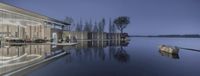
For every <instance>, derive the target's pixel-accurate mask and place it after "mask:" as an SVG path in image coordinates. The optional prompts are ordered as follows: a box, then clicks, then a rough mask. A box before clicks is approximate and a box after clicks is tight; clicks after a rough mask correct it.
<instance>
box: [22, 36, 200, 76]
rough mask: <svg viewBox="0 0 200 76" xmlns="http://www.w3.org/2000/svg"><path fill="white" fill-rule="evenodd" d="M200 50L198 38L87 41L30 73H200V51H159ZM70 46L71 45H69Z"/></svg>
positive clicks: (127, 75)
mask: <svg viewBox="0 0 200 76" xmlns="http://www.w3.org/2000/svg"><path fill="white" fill-rule="evenodd" d="M162 44H165V45H171V46H178V47H183V48H191V49H199V50H200V39H198V38H131V41H130V42H129V44H128V45H127V43H124V44H123V46H120V45H121V44H119V43H118V42H116V43H112V44H108V42H83V43H81V44H79V45H77V46H74V47H70V50H69V49H68V50H67V51H68V52H70V54H67V55H65V56H63V57H61V58H59V59H56V60H54V61H52V62H51V63H49V64H47V65H44V66H42V67H40V68H38V69H36V70H34V71H33V72H30V73H28V74H26V75H28V76H200V52H198V51H192V50H185V49H180V51H179V54H178V55H171V54H167V53H162V52H159V45H162ZM67 48H69V47H67Z"/></svg>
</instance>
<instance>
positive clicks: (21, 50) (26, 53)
mask: <svg viewBox="0 0 200 76" xmlns="http://www.w3.org/2000/svg"><path fill="white" fill-rule="evenodd" d="M59 48H60V47H55V48H52V46H51V45H25V46H2V47H1V48H0V75H2V74H4V73H7V72H10V71H13V70H16V69H19V68H22V67H26V66H29V65H31V64H34V63H37V62H39V61H42V60H44V59H46V58H48V57H51V56H54V55H56V54H58V53H60V52H62V51H63V50H62V49H61V50H59Z"/></svg>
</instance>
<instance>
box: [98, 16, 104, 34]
mask: <svg viewBox="0 0 200 76" xmlns="http://www.w3.org/2000/svg"><path fill="white" fill-rule="evenodd" d="M104 28H105V19H104V18H103V19H102V20H101V21H100V22H99V24H98V29H99V30H98V31H99V32H104Z"/></svg>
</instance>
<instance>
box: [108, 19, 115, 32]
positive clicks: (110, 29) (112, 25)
mask: <svg viewBox="0 0 200 76" xmlns="http://www.w3.org/2000/svg"><path fill="white" fill-rule="evenodd" d="M109 32H110V33H115V32H116V27H115V25H114V24H113V21H112V20H111V19H109Z"/></svg>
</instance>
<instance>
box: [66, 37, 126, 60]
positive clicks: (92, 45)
mask: <svg viewBox="0 0 200 76" xmlns="http://www.w3.org/2000/svg"><path fill="white" fill-rule="evenodd" d="M78 43H79V44H78V45H76V46H75V48H73V50H70V53H71V54H70V55H67V56H66V62H67V63H72V62H101V61H102V62H107V61H111V62H112V61H117V62H120V63H126V62H128V61H129V54H128V53H127V52H126V50H125V49H124V48H125V47H126V46H128V44H129V42H128V41H119V40H114V41H80V42H78Z"/></svg>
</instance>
